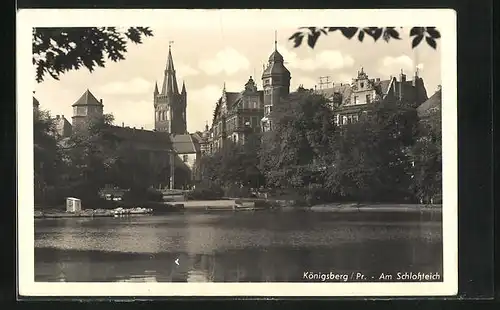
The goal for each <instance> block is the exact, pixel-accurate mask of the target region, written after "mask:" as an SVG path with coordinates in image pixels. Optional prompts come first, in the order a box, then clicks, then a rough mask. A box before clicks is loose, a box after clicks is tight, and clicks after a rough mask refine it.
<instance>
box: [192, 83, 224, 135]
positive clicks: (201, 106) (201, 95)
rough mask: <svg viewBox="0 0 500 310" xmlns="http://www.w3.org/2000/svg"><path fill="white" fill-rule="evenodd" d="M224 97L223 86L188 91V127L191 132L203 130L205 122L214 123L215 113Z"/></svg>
mask: <svg viewBox="0 0 500 310" xmlns="http://www.w3.org/2000/svg"><path fill="white" fill-rule="evenodd" d="M221 95H222V85H214V84H211V85H207V86H205V87H203V88H198V89H192V90H191V89H190V90H189V91H188V94H187V96H188V98H187V101H188V105H187V111H186V112H187V122H188V123H187V127H188V131H189V132H195V131H197V130H200V131H201V130H203V128H204V126H205V122H207V121H208V123H209V125H211V123H212V116H213V111H214V109H215V104H216V102H217V100H218V99H219V98H220V96H221Z"/></svg>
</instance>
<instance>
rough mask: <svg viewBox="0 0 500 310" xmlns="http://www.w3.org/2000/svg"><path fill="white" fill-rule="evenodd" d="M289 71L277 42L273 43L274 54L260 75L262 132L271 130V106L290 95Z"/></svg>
mask: <svg viewBox="0 0 500 310" xmlns="http://www.w3.org/2000/svg"><path fill="white" fill-rule="evenodd" d="M291 78H292V77H291V75H290V71H288V69H287V68H286V67H285V64H284V59H283V56H282V55H281V54H280V53H279V52H278V47H277V41H276V40H275V41H274V52H273V53H272V54H271V56H269V61H268V64H267V67H266V69H265V70H264V72H263V73H262V84H263V88H264V117H263V118H262V120H261V122H262V131H270V130H272V128H273V127H272V119H271V112H272V110H273V106H275V105H277V104H279V103H280V101H281V99H282V98H285V97H286V96H288V95H289V94H290V80H291Z"/></svg>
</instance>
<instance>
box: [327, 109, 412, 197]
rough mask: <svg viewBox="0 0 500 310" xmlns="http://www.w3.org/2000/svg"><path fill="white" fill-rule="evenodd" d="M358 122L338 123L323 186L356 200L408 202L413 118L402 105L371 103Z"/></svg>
mask: <svg viewBox="0 0 500 310" xmlns="http://www.w3.org/2000/svg"><path fill="white" fill-rule="evenodd" d="M373 107H374V108H373V109H372V110H369V111H367V113H366V114H364V116H363V117H361V119H360V121H359V122H356V123H353V124H347V125H343V126H342V128H341V134H340V135H339V141H338V142H337V144H336V147H335V148H332V154H335V155H334V156H333V163H332V165H330V166H329V168H328V169H327V172H326V182H325V185H326V186H327V187H328V188H330V189H331V191H332V192H335V193H337V194H339V195H340V196H343V197H345V198H349V199H356V200H358V201H370V202H373V201H386V202H387V201H391V200H392V201H401V200H404V199H411V198H412V197H411V194H410V187H411V159H410V156H409V152H408V150H409V148H410V147H411V146H412V145H413V143H414V138H413V137H414V135H415V130H416V124H417V121H418V118H417V116H416V111H415V109H413V108H412V107H409V106H407V105H406V104H404V103H401V102H397V103H389V102H383V103H374V105H373Z"/></svg>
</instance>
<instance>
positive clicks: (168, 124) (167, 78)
mask: <svg viewBox="0 0 500 310" xmlns="http://www.w3.org/2000/svg"><path fill="white" fill-rule="evenodd" d="M153 102H154V109H155V130H156V131H166V132H169V133H172V134H186V133H187V122H186V106H187V92H186V85H185V84H184V82H183V83H182V90H181V92H180V93H179V88H178V85H177V78H176V76H175V68H174V60H173V59H172V51H171V49H170V47H169V49H168V58H167V66H166V68H165V74H164V77H163V84H162V87H161V92H159V91H158V84H157V83H156V84H155V89H154V92H153Z"/></svg>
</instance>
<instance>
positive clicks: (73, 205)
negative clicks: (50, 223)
mask: <svg viewBox="0 0 500 310" xmlns="http://www.w3.org/2000/svg"><path fill="white" fill-rule="evenodd" d="M79 211H82V201H81V200H80V199H78V198H73V197H67V198H66V212H73V213H74V212H79Z"/></svg>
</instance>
